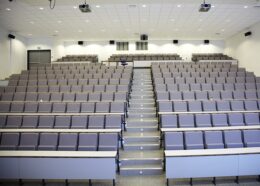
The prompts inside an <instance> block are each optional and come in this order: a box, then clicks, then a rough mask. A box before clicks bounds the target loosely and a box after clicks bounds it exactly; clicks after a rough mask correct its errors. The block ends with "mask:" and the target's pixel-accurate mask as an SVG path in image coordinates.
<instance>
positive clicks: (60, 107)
mask: <svg viewBox="0 0 260 186" xmlns="http://www.w3.org/2000/svg"><path fill="white" fill-rule="evenodd" d="M52 112H56V113H65V112H66V103H62V102H60V103H59V102H56V103H53V106H52Z"/></svg>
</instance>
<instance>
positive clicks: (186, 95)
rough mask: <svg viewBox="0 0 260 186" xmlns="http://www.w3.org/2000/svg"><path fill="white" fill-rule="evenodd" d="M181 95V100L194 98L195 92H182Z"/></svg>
mask: <svg viewBox="0 0 260 186" xmlns="http://www.w3.org/2000/svg"><path fill="white" fill-rule="evenodd" d="M182 97H183V100H195V94H194V92H192V91H190V92H188V91H186V92H182Z"/></svg>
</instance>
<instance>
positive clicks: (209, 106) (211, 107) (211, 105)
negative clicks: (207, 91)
mask: <svg viewBox="0 0 260 186" xmlns="http://www.w3.org/2000/svg"><path fill="white" fill-rule="evenodd" d="M202 106H203V111H216V110H217V108H216V102H215V101H203V102H202Z"/></svg>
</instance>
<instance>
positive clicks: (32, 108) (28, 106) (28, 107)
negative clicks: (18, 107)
mask: <svg viewBox="0 0 260 186" xmlns="http://www.w3.org/2000/svg"><path fill="white" fill-rule="evenodd" d="M37 111H38V103H37V102H29V103H25V104H24V112H27V113H28V112H29V113H36V112H37Z"/></svg>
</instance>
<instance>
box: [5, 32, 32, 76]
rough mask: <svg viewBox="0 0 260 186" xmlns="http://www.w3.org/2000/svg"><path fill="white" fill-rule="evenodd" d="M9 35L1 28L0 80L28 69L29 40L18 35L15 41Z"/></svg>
mask: <svg viewBox="0 0 260 186" xmlns="http://www.w3.org/2000/svg"><path fill="white" fill-rule="evenodd" d="M8 34H9V32H8V31H7V30H5V29H3V28H0V79H4V78H7V77H9V76H10V75H11V74H14V73H20V72H21V70H24V69H26V68H27V52H26V50H27V49H26V47H27V46H26V45H27V40H26V39H25V38H24V37H21V36H19V35H17V34H14V35H15V37H16V38H15V39H8Z"/></svg>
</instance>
